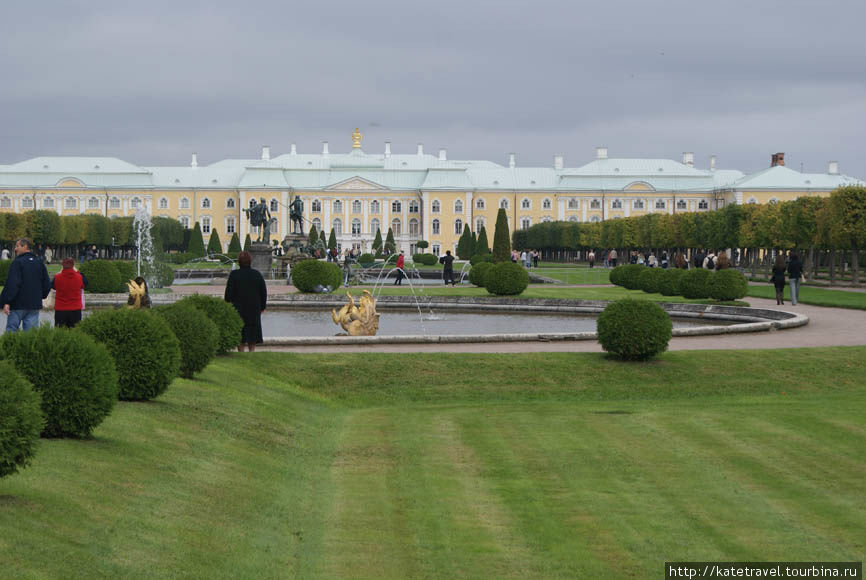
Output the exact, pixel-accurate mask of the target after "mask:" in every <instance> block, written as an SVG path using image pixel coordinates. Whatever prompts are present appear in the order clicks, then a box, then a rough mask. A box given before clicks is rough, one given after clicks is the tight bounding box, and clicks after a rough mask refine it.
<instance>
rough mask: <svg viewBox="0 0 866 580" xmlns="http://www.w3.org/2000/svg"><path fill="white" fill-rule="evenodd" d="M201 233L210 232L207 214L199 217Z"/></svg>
mask: <svg viewBox="0 0 866 580" xmlns="http://www.w3.org/2000/svg"><path fill="white" fill-rule="evenodd" d="M201 233H203V234H209V233H210V218H209V217H208V216H203V217H202V218H201Z"/></svg>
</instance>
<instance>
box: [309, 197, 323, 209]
mask: <svg viewBox="0 0 866 580" xmlns="http://www.w3.org/2000/svg"><path fill="white" fill-rule="evenodd" d="M310 211H314V212H320V211H322V202H321V201H319V200H318V199H314V200H313V203H311V204H310Z"/></svg>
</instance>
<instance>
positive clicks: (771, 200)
mask: <svg viewBox="0 0 866 580" xmlns="http://www.w3.org/2000/svg"><path fill="white" fill-rule="evenodd" d="M767 203H769V204H770V205H775V204H777V203H779V200H778V199H776V198H775V197H771V198H770V201H768V202H767Z"/></svg>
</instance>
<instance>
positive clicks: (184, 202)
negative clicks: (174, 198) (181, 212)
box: [112, 197, 189, 209]
mask: <svg viewBox="0 0 866 580" xmlns="http://www.w3.org/2000/svg"><path fill="white" fill-rule="evenodd" d="M112 201H113V200H112ZM118 201H119V200H118ZM180 209H189V198H186V197H182V198H180Z"/></svg>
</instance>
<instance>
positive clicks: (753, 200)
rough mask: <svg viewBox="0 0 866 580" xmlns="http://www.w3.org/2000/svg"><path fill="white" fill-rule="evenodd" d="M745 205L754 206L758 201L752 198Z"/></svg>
mask: <svg viewBox="0 0 866 580" xmlns="http://www.w3.org/2000/svg"><path fill="white" fill-rule="evenodd" d="M746 203H748V204H751V205H755V204H756V203H758V200H757V199H755V198H754V197H750V198H749V201H747V202H746Z"/></svg>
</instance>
